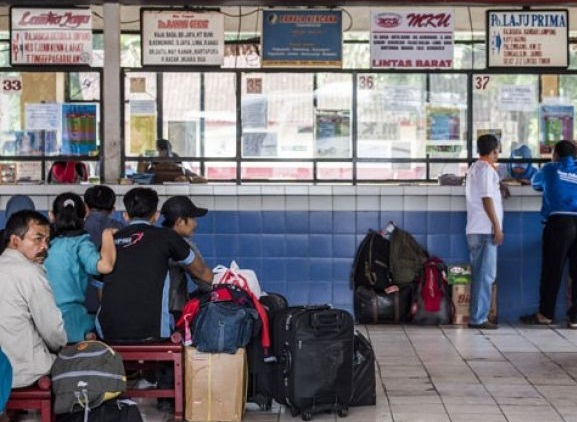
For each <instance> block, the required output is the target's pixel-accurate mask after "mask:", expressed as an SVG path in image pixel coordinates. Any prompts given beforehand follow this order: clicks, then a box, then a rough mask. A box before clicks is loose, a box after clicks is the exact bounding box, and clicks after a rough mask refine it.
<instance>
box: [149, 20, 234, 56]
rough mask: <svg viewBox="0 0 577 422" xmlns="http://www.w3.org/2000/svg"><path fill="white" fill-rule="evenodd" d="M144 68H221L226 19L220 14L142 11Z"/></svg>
mask: <svg viewBox="0 0 577 422" xmlns="http://www.w3.org/2000/svg"><path fill="white" fill-rule="evenodd" d="M140 28H141V31H142V33H141V37H140V39H141V51H142V65H143V66H146V65H164V66H166V65H170V66H173V65H177V66H222V63H223V57H224V16H223V15H222V14H221V13H219V12H195V11H190V10H183V9H141V10H140Z"/></svg>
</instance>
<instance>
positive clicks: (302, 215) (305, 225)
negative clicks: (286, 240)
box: [285, 211, 310, 234]
mask: <svg viewBox="0 0 577 422" xmlns="http://www.w3.org/2000/svg"><path fill="white" fill-rule="evenodd" d="M285 218H286V229H287V232H288V233H307V234H308V233H309V232H310V228H309V213H308V212H307V211H292V212H288V211H287V213H286V217H285Z"/></svg>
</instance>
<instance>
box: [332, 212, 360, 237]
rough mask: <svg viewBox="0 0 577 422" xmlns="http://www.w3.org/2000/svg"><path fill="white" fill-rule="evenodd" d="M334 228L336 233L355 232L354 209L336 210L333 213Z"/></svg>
mask: <svg viewBox="0 0 577 422" xmlns="http://www.w3.org/2000/svg"><path fill="white" fill-rule="evenodd" d="M333 230H334V232H335V233H339V234H340V233H355V232H356V215H355V213H354V212H353V211H335V212H334V213H333Z"/></svg>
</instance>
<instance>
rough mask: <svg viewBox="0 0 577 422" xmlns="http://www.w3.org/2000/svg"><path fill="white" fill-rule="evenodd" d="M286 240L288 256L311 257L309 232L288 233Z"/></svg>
mask: <svg viewBox="0 0 577 422" xmlns="http://www.w3.org/2000/svg"><path fill="white" fill-rule="evenodd" d="M285 241H286V255H287V257H302V258H304V257H310V246H309V235H308V234H287V235H286V237H285Z"/></svg>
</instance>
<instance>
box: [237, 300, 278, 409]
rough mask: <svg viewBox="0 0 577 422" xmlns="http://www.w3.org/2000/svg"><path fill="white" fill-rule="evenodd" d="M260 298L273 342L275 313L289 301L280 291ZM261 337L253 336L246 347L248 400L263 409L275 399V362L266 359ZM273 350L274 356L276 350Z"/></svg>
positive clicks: (269, 405)
mask: <svg viewBox="0 0 577 422" xmlns="http://www.w3.org/2000/svg"><path fill="white" fill-rule="evenodd" d="M259 300H260V303H262V304H263V306H264V307H265V309H266V313H267V315H268V319H269V329H270V332H271V344H272V331H273V330H272V327H273V324H274V318H275V315H276V313H277V312H278V311H281V310H283V309H286V308H287V307H288V301H287V300H286V298H285V297H284V296H283V295H281V294H279V293H268V294H266V295H264V296H261V297H260V299H259ZM259 339H260V336H257V337H253V339H252V340H251V342H250V343H249V344H248V346H247V347H246V355H247V361H248V389H247V390H248V393H247V399H246V400H247V402H249V403H256V404H258V406H259V407H260V409H261V410H270V408H271V407H272V399H273V385H274V384H273V370H274V362H270V361H265V357H264V353H263V350H262V346H261V344H260V341H259ZM271 352H272V354H273V356H274V352H273V351H271Z"/></svg>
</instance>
